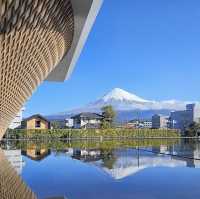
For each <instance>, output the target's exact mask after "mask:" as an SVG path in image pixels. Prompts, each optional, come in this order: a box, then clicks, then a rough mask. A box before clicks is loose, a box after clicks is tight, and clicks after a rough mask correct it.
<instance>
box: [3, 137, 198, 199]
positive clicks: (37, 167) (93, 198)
mask: <svg viewBox="0 0 200 199" xmlns="http://www.w3.org/2000/svg"><path fill="white" fill-rule="evenodd" d="M2 147H3V148H4V152H5V154H6V156H7V158H8V159H9V161H10V162H11V164H12V165H13V167H15V169H16V171H17V172H18V173H19V174H21V176H22V178H23V179H24V181H25V182H26V183H27V185H28V186H30V187H31V188H32V190H34V192H35V193H36V194H37V195H38V197H39V198H41V199H44V198H45V199H46V198H52V197H54V198H55V196H61V197H59V198H70V199H73V198H74V199H82V198H87V199H110V198H115V199H124V198H126V199H132V198H142V199H147V198H148V199H149V198H155V199H157V198H159V199H168V198H170V199H176V198H182V199H189V198H192V199H193V198H197V196H199V195H200V190H199V187H198V183H197V181H198V180H199V178H200V170H198V169H195V168H200V160H198V159H199V157H200V142H198V141H195V142H194V141H185V140H181V141H180V140H179V141H178V142H177V141H170V142H166V141H164V142H163V140H161V141H160V142H158V140H156V141H155V140H152V142H151V141H149V140H148V141H144V142H142V143H141V142H139V141H138V142H135V141H133V142H130V141H128V142H127V143H122V144H121V143H118V142H113V141H112V142H99V143H98V142H97V143H95V142H72V143H70V142H67V143H64V142H58V143H56V144H55V142H53V143H49V142H48V143H33V142H28V143H27V142H26V143H14V144H13V143H9V142H8V143H6V144H3V145H2ZM4 160H5V158H4ZM6 162H7V161H6ZM7 164H8V163H7ZM8 165H9V164H8ZM9 168H10V167H9ZM174 176H176V178H174ZM18 178H19V177H18ZM172 178H173V180H172ZM152 179H153V181H152ZM20 182H21V181H20ZM23 185H24V184H23ZM12 186H13V185H12ZM24 186H25V185H24ZM166 187H167V190H168V191H167V194H165V192H166ZM184 187H185V188H186V187H187V189H184ZM188 189H192V192H188V191H187V192H186V190H188ZM25 190H26V189H25ZM27 190H29V189H28V188H27ZM24 193H25V194H26V192H24ZM24 193H23V195H24ZM28 193H30V194H32V192H31V191H30V190H29V192H28ZM32 196H33V197H35V196H34V195H33V194H32ZM66 196H67V197H66ZM25 198H26V197H25ZM28 198H30V197H28Z"/></svg>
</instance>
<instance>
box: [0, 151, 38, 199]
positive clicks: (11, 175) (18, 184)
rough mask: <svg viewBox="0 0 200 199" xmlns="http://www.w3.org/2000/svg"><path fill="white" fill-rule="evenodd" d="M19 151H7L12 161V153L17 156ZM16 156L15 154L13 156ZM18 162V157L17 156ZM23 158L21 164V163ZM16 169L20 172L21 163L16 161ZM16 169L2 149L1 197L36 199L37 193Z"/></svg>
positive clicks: (0, 154) (0, 171)
mask: <svg viewBox="0 0 200 199" xmlns="http://www.w3.org/2000/svg"><path fill="white" fill-rule="evenodd" d="M18 152H19V151H12V152H10V153H9V152H6V155H7V156H8V157H9V160H10V161H12V158H11V156H12V155H11V153H15V154H16V157H17V156H18V155H19V154H18ZM12 157H14V156H12ZM16 161H17V162H18V157H17V158H16ZM21 162H22V161H21V158H20V160H19V164H21ZM13 166H15V168H16V170H17V171H18V172H19V173H20V169H21V168H22V167H21V165H20V166H19V165H18V163H16V164H15V163H14V165H13ZM16 170H14V169H13V168H12V166H11V164H10V163H9V161H8V160H7V159H6V157H5V155H4V153H3V152H2V150H0V198H1V199H29V198H30V199H35V198H36V196H35V194H34V193H33V192H32V191H31V190H30V189H29V188H28V187H27V186H26V184H25V183H24V182H23V181H22V179H21V177H19V176H18V174H17V171H16Z"/></svg>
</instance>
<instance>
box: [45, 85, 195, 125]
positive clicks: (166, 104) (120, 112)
mask: <svg viewBox="0 0 200 199" xmlns="http://www.w3.org/2000/svg"><path fill="white" fill-rule="evenodd" d="M188 103H198V102H189V101H187V102H185V101H178V100H166V101H154V100H146V99H143V98H141V97H139V96H137V95H135V94H132V93H130V92H127V91H125V90H123V89H120V88H114V89H113V90H111V91H110V92H109V93H107V94H105V95H104V96H103V97H101V98H99V99H97V100H96V101H94V102H91V103H89V104H87V105H86V106H83V107H80V108H77V109H72V110H69V111H66V112H62V113H58V114H56V115H53V116H49V117H48V118H50V119H51V118H52V117H53V118H54V117H56V116H57V117H58V118H64V117H67V116H71V115H74V114H78V113H81V112H101V108H102V107H103V106H106V105H112V106H113V108H114V109H115V111H116V112H117V118H116V120H117V121H125V120H126V121H127V120H129V119H133V118H142V119H150V118H151V117H152V115H153V114H163V115H169V114H170V112H171V111H175V110H184V109H185V106H186V104H188Z"/></svg>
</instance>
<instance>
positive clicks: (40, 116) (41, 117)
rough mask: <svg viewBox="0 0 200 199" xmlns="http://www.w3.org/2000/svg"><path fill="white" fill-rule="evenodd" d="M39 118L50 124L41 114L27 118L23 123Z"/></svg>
mask: <svg viewBox="0 0 200 199" xmlns="http://www.w3.org/2000/svg"><path fill="white" fill-rule="evenodd" d="M38 117H39V118H40V119H42V120H44V121H46V122H48V123H50V121H49V120H47V119H46V118H45V117H43V116H42V115H40V114H35V115H32V116H30V117H27V118H25V119H24V120H23V121H28V120H31V119H33V118H38Z"/></svg>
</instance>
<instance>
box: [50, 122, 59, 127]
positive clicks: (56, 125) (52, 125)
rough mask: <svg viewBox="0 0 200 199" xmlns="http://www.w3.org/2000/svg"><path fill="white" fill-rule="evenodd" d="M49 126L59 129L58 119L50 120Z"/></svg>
mask: <svg viewBox="0 0 200 199" xmlns="http://www.w3.org/2000/svg"><path fill="white" fill-rule="evenodd" d="M51 127H52V128H53V129H60V123H59V122H58V121H52V122H51Z"/></svg>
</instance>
